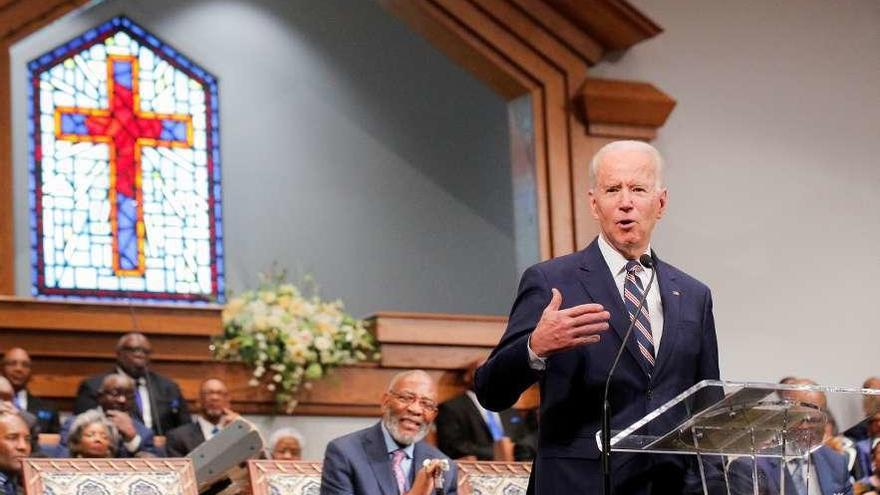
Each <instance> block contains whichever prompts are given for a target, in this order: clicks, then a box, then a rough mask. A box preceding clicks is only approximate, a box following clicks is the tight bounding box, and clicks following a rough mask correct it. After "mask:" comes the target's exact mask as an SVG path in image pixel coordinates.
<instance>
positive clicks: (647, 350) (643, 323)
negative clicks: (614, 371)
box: [623, 261, 654, 374]
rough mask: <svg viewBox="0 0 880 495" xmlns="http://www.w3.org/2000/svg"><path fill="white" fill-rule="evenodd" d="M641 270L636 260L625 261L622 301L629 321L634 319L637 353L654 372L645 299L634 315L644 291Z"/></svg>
mask: <svg viewBox="0 0 880 495" xmlns="http://www.w3.org/2000/svg"><path fill="white" fill-rule="evenodd" d="M642 270H643V269H642V265H640V264H639V262H638V261H629V262H627V264H626V280H625V281H624V282H623V302H624V304H625V306H626V311H627V313H629V319H630V321H633V320H635V334H636V344H637V345H638V347H639V354H641V356H642V357H643V358H644V360H645V364H646V365H647V367H648V373H649V374H651V373H653V372H654V337H653V336H652V335H651V318H650V317H649V316H648V305H647V301H646V303H645V304H643V305H642V310H641V311H640V312H639V314H638V315H636V308H638V306H639V300H640V299H641V298H642V295H643V294H644V291H645V289H644V287H643V286H642V281H641V280H640V279H639V275H638V274H639V273H640V272H642Z"/></svg>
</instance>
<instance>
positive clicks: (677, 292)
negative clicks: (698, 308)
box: [672, 290, 681, 296]
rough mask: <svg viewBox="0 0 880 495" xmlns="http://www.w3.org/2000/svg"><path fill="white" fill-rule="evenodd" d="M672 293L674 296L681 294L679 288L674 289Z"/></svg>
mask: <svg viewBox="0 0 880 495" xmlns="http://www.w3.org/2000/svg"><path fill="white" fill-rule="evenodd" d="M672 295H673V296H680V295H681V292H679V291H677V290H674V291H672Z"/></svg>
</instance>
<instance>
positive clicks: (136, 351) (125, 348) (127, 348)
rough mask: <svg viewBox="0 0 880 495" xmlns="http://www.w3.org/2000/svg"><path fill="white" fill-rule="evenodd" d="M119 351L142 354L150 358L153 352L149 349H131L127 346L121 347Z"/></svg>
mask: <svg viewBox="0 0 880 495" xmlns="http://www.w3.org/2000/svg"><path fill="white" fill-rule="evenodd" d="M119 350H120V351H122V352H127V353H130V354H134V353H141V354H144V355H147V356H149V355H150V353H151V352H153V351H152V350H151V349H150V348H149V347H131V346H127V345H124V346H122V347H120V348H119Z"/></svg>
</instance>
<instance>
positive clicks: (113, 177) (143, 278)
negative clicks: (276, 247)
mask: <svg viewBox="0 0 880 495" xmlns="http://www.w3.org/2000/svg"><path fill="white" fill-rule="evenodd" d="M28 78H29V79H28V87H29V98H30V117H31V128H30V139H31V150H30V169H31V183H30V189H31V191H30V192H31V212H32V222H31V245H32V246H31V249H32V266H33V274H32V275H33V290H34V293H35V294H36V295H47V296H67V297H70V296H73V297H77V296H79V297H89V298H95V297H97V298H134V299H153V300H165V301H168V300H180V301H217V302H222V300H223V289H224V288H223V247H222V246H223V244H222V240H223V231H222V228H221V224H222V223H221V220H222V217H221V209H220V197H221V195H220V156H219V144H220V143H219V131H218V114H217V103H218V102H217V82H216V79H215V78H214V77H213V76H212V75H211V74H209V73H208V72H207V71H205V70H204V69H202V68H200V67H198V66H197V65H196V64H194V63H193V62H191V61H190V60H188V59H187V58H186V57H184V56H183V55H181V54H180V53H179V52H177V51H176V50H174V49H173V48H171V47H170V46H168V45H167V44H165V43H163V42H162V41H160V40H159V39H158V38H156V37H155V36H153V35H152V34H150V33H149V32H147V31H146V30H144V29H143V28H141V27H140V26H138V25H136V24H135V23H134V22H132V21H131V20H130V19H128V18H126V17H117V18H114V19H112V20H110V21H108V22H106V23H104V24H102V25H100V26H98V27H96V28H94V29H91V30H89V31H87V32H85V33H84V34H82V35H81V36H79V37H77V38H75V39H73V40H71V41H69V42H68V43H65V44H63V45H61V46H59V47H57V48H55V49H54V50H51V51H49V52H47V53H45V54H43V55H42V56H40V57H38V58H37V59H35V60H32V61H31V62H30V63H29V64H28Z"/></svg>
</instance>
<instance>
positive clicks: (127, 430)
mask: <svg viewBox="0 0 880 495" xmlns="http://www.w3.org/2000/svg"><path fill="white" fill-rule="evenodd" d="M134 393H135V392H134V382H133V381H132V379H131V378H129V377H128V376H126V375H123V374H120V373H113V374H109V375H106V376H104V378H103V379H102V380H101V384H100V386H99V387H98V396H97V399H98V405H97V407H95V408H93V409H89V411H96V412H97V413H98V414H100V415H101V416H104V417H106V418H107V420H108V421H109V422H110V423H112V424H113V425H114V426H115V428H116V430H117V431H118V437H117V438H116V440H117V442H116V445H115V451H116V457H134V456H137V457H144V456H155V455H158V454H159V451H158V450H157V449H156V446H155V445H154V439H153V432H152V431H151V430H150V429H149V428H147V427H146V425H144V424H143V423H142V422H141V421H140V420H139V419H137V418H135V417H133V416H132V411H133V405H134ZM84 412H85V411H84ZM75 421H76V418H69V419H68V420H67V421H65V422H64V424H63V425H61V439H60V442H59V448H58V451H57V452H56V454H55V456H56V457H67V455H69V454H68V452H66V451H67V450H68V448H69V432H70V429H71V426H72V424H73V423H74V422H75Z"/></svg>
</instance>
